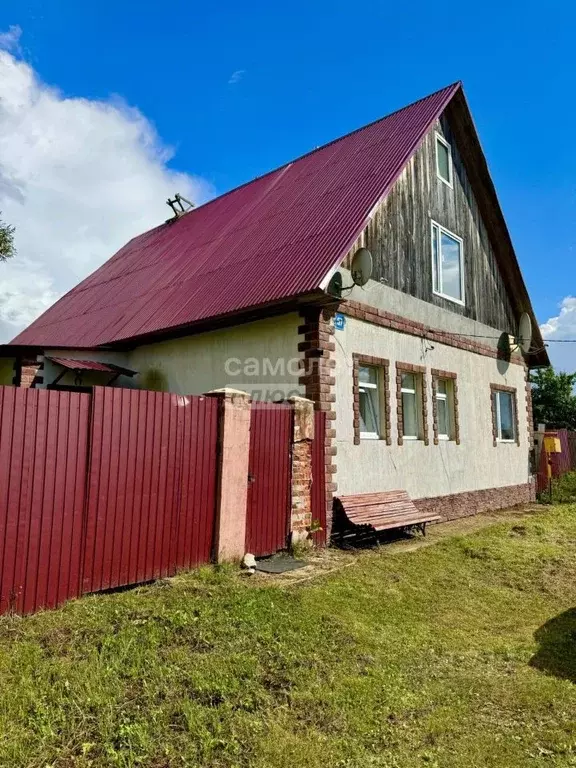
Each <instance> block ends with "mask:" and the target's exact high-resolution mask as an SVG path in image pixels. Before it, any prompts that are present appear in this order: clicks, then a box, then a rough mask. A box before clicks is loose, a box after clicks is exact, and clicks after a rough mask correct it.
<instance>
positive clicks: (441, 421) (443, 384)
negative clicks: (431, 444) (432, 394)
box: [436, 379, 454, 440]
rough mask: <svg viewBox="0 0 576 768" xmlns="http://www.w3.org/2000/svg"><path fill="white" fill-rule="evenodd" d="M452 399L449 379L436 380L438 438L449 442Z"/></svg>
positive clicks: (452, 420)
mask: <svg viewBox="0 0 576 768" xmlns="http://www.w3.org/2000/svg"><path fill="white" fill-rule="evenodd" d="M453 403H454V398H453V396H452V381H451V380H450V379H437V380H436V423H437V425H438V438H439V439H440V440H451V439H452V435H453V433H454V426H453V425H454V416H453V408H454V405H453Z"/></svg>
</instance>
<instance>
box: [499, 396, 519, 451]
mask: <svg viewBox="0 0 576 768" xmlns="http://www.w3.org/2000/svg"><path fill="white" fill-rule="evenodd" d="M493 394H494V397H495V399H496V429H497V431H498V436H497V437H496V441H497V442H498V443H516V424H515V416H514V410H515V408H516V403H515V401H514V395H513V393H512V392H505V391H504V390H502V389H495V390H494V393H493ZM500 395H508V396H509V397H510V398H511V399H512V432H513V433H514V437H513V438H508V437H502V424H501V422H500Z"/></svg>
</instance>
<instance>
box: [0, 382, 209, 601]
mask: <svg viewBox="0 0 576 768" xmlns="http://www.w3.org/2000/svg"><path fill="white" fill-rule="evenodd" d="M217 432H218V403H217V401H216V400H214V399H212V398H202V397H181V396H178V395H171V394H161V393H154V392H145V391H136V390H127V389H104V388H102V387H95V388H94V393H93V395H89V394H78V393H69V392H56V391H48V390H36V389H17V388H13V387H0V489H1V493H0V613H5V612H6V611H8V610H15V611H17V612H18V613H30V612H33V611H35V610H38V609H40V608H47V607H53V606H55V605H57V604H59V603H61V602H63V601H64V600H66V599H68V598H71V597H77V596H78V595H79V594H81V593H85V592H92V591H96V590H102V589H108V588H110V587H117V586H121V585H125V584H136V583H140V582H143V581H147V580H149V579H153V578H157V577H159V576H165V575H168V574H172V573H174V572H175V571H176V569H178V568H185V567H189V566H191V565H196V564H198V563H201V562H208V561H209V560H210V555H211V549H212V541H213V530H214V517H215V495H216V454H217ZM87 478H88V482H87Z"/></svg>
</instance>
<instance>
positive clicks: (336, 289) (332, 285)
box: [328, 272, 342, 299]
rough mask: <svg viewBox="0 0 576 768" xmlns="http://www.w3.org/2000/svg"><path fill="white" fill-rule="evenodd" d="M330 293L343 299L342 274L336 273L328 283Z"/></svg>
mask: <svg viewBox="0 0 576 768" xmlns="http://www.w3.org/2000/svg"><path fill="white" fill-rule="evenodd" d="M328 293H329V294H330V295H331V296H337V297H338V298H339V299H340V298H342V273H341V272H334V274H333V275H332V279H331V280H330V282H329V283H328Z"/></svg>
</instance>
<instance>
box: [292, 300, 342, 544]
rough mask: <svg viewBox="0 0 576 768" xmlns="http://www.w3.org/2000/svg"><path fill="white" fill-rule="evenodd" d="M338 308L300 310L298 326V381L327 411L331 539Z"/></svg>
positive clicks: (326, 446) (329, 526) (328, 526)
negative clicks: (333, 320) (299, 372)
mask: <svg viewBox="0 0 576 768" xmlns="http://www.w3.org/2000/svg"><path fill="white" fill-rule="evenodd" d="M335 311H336V309H335V308H330V309H328V308H324V309H321V308H319V307H305V308H303V309H301V310H300V316H301V317H302V319H303V324H302V325H300V326H299V327H298V333H299V334H300V336H301V337H302V339H303V340H302V341H301V342H300V343H299V344H298V351H299V352H300V354H301V355H302V360H301V375H300V377H299V380H298V381H299V384H300V385H302V386H303V387H304V395H305V397H307V398H308V399H309V400H312V402H313V403H314V408H315V410H317V411H325V413H326V438H325V445H324V451H325V468H326V528H327V531H326V537H327V541H329V539H330V530H331V528H332V499H333V496H334V492H335V491H336V490H337V485H336V465H335V464H334V456H335V455H336V445H335V440H334V438H335V437H336V430H335V428H334V422H335V419H336V412H335V410H334V403H335V400H336V395H335V393H334V386H335V384H336V379H335V377H334V368H335V366H336V360H335V359H334V356H333V353H334V352H335V350H336V344H335V343H334V338H333V337H334V328H333V326H332V318H333V316H334V313H335Z"/></svg>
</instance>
